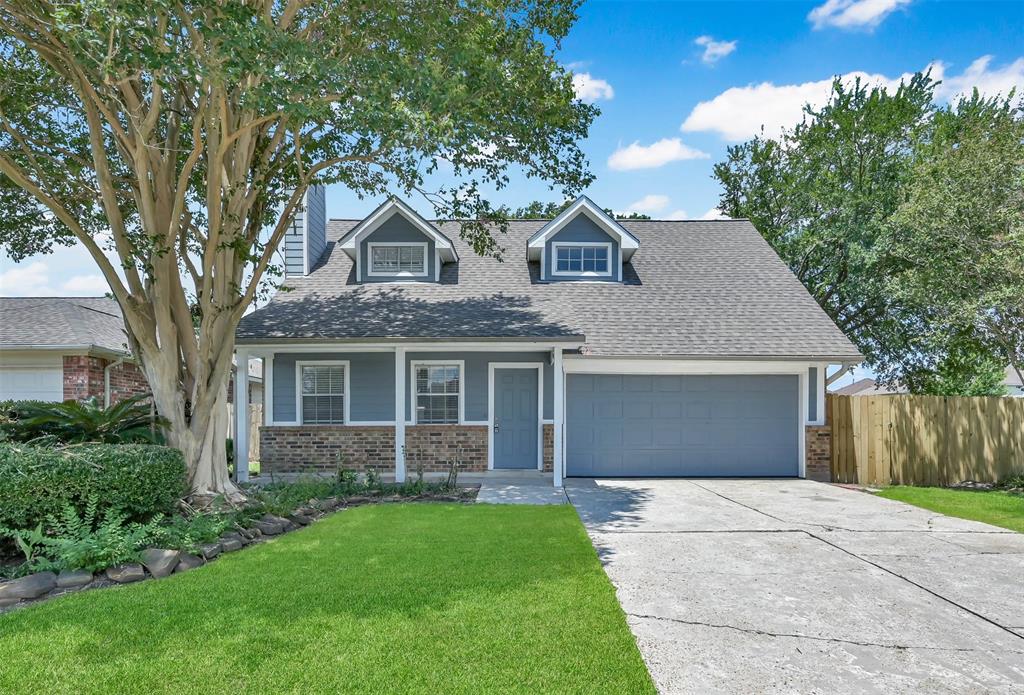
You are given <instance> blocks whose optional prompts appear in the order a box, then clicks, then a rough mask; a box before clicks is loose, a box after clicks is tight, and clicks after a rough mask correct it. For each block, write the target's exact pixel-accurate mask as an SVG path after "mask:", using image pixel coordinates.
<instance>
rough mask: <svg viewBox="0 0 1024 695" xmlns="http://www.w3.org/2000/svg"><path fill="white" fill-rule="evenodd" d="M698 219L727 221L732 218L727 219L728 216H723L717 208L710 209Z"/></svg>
mask: <svg viewBox="0 0 1024 695" xmlns="http://www.w3.org/2000/svg"><path fill="white" fill-rule="evenodd" d="M700 219H702V220H729V219H732V218H731V217H729V216H728V215H726V214H724V213H723V212H722V211H721V210H719V209H718V208H711V209H710V210H708V211H707V212H705V213H704V214H703V215H701V216H700Z"/></svg>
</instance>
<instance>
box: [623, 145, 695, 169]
mask: <svg viewBox="0 0 1024 695" xmlns="http://www.w3.org/2000/svg"><path fill="white" fill-rule="evenodd" d="M709 157H710V155H709V154H707V153H706V152H701V151H700V150H695V149H694V148H692V147H689V146H687V145H684V144H683V143H682V142H681V141H680V140H679V138H663V139H661V140H658V141H657V142H654V143H651V144H650V145H641V144H640V142H639V141H634V142H633V144H631V145H627V146H626V147H621V146H620V147H619V148H618V149H617V150H615V151H614V152H612V155H611V156H610V157H609V158H608V168H609V169H614V170H616V171H630V170H633V169H655V168H657V167H660V166H664V165H665V164H668V163H669V162H678V161H682V160H686V159H708V158H709Z"/></svg>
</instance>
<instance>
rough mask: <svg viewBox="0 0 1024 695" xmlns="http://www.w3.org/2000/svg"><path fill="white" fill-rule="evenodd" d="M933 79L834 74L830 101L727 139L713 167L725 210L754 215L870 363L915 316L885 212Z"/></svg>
mask: <svg viewBox="0 0 1024 695" xmlns="http://www.w3.org/2000/svg"><path fill="white" fill-rule="evenodd" d="M934 90H935V83H934V82H933V81H932V80H931V79H930V78H929V77H928V76H927V75H915V76H914V77H913V78H912V79H911V80H910V81H909V82H907V83H906V84H903V85H901V86H900V87H899V88H898V89H897V90H896V91H895V92H894V93H890V92H888V91H887V90H886V89H884V88H882V87H871V86H869V85H865V84H863V83H862V82H860V81H859V80H858V81H856V82H854V83H853V84H849V85H848V84H844V83H843V82H842V81H841V80H839V79H837V80H835V82H834V84H833V87H832V95H831V98H830V99H829V101H828V102H827V103H826V104H825V105H824V106H822V107H821V108H818V109H815V108H812V107H810V106H808V107H806V108H805V118H804V120H803V122H801V123H800V124H798V125H797V126H796V127H794V128H793V129H792V130H787V131H785V132H783V133H782V135H781V137H779V138H772V137H767V136H763V135H762V136H759V137H755V138H754V139H752V140H750V141H749V142H746V143H743V144H741V145H737V146H734V147H730V148H729V150H728V155H727V158H726V160H725V161H724V162H721V163H719V164H716V165H715V170H714V171H715V177H716V178H717V179H718V180H719V182H720V183H721V184H722V187H723V192H722V195H721V201H720V204H719V208H720V209H721V210H722V212H724V213H725V214H726V215H729V216H730V217H747V218H750V220H751V221H752V222H753V223H754V226H755V227H757V229H758V230H759V231H760V232H761V234H762V235H763V236H764V237H765V239H766V240H767V241H768V242H769V243H770V244H771V245H772V247H773V248H774V249H775V250H776V251H777V252H778V253H779V255H780V256H781V257H782V258H783V260H785V261H786V262H787V263H788V264H789V266H790V268H791V269H792V270H793V272H794V273H796V275H797V277H798V278H799V279H800V281H801V282H802V283H803V284H804V285H805V286H806V287H807V289H808V291H810V293H811V295H813V296H814V298H815V299H816V300H817V301H818V303H819V304H820V305H821V306H822V308H823V309H825V311H826V312H827V313H828V314H829V316H831V317H832V319H833V320H834V321H835V322H836V324H837V325H838V326H839V327H840V328H841V329H842V330H843V331H844V332H845V333H846V334H847V335H848V336H850V337H851V339H852V340H853V341H854V343H855V344H856V345H857V347H858V348H860V350H861V351H862V352H863V353H864V355H865V356H866V357H867V359H868V361H869V362H870V363H872V364H876V365H877V364H883V363H888V362H890V361H892V360H898V359H900V358H901V357H902V353H901V350H902V346H903V345H905V344H906V338H905V336H906V335H907V332H908V331H909V330H911V326H910V325H909V324H912V317H908V315H907V313H906V312H905V311H904V308H903V307H900V306H898V305H896V304H895V303H894V302H893V301H892V297H891V295H890V293H889V292H888V291H887V289H886V278H887V277H889V276H891V275H892V274H893V273H896V272H899V269H900V268H901V267H902V260H901V259H900V258H898V257H896V256H895V255H894V254H892V253H891V252H890V250H889V245H888V241H887V240H888V238H889V235H890V232H891V221H890V218H891V216H892V214H893V213H894V212H895V210H896V209H897V208H898V207H899V204H900V191H901V186H902V182H903V180H904V179H905V178H906V176H907V174H908V172H909V170H910V165H911V153H912V151H913V146H914V142H915V138H916V136H917V133H918V131H919V129H920V128H922V127H923V126H924V124H926V123H927V120H928V118H929V116H930V114H931V112H932V111H933V108H934V107H933V105H932V101H933V95H934Z"/></svg>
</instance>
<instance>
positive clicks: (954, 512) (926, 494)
mask: <svg viewBox="0 0 1024 695" xmlns="http://www.w3.org/2000/svg"><path fill="white" fill-rule="evenodd" d="M878 495H879V496H880V497H886V498H888V499H891V500H899V501H900V502H906V503H908V504H912V505H914V506H916V507H924V508H925V509H930V510H932V511H933V512H939V513H940V514H948V515H949V516H956V517H960V518H961V519H972V520H974V521H983V522H985V523H986V524H992V525H993V526H1002V527H1003V528H1008V529H1010V530H1011V531H1017V532H1018V533H1024V495H1021V494H1017V493H1010V492H1003V491H1001V490H991V491H975V490H950V489H948V488H941V487H903V486H898V487H889V488H886V489H884V490H882V491H881V492H879V493H878Z"/></svg>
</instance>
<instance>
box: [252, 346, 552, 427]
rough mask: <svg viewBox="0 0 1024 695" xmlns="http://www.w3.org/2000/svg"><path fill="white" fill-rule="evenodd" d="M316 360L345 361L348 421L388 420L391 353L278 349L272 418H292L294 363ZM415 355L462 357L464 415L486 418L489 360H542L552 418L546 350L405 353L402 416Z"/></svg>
mask: <svg viewBox="0 0 1024 695" xmlns="http://www.w3.org/2000/svg"><path fill="white" fill-rule="evenodd" d="M316 360H347V361H348V362H349V374H348V377H347V378H348V380H349V384H348V389H349V411H350V413H349V415H350V417H351V421H352V422H354V423H357V422H367V421H393V420H394V412H395V409H394V403H395V367H394V365H395V358H394V353H391V352H315V353H287V352H279V353H277V354H276V355H275V356H274V374H273V379H274V402H273V404H272V408H273V415H274V421H275V422H294V421H296V420H297V419H298V418H297V417H296V408H295V378H296V373H295V363H296V362H299V361H316ZM420 360H463V361H464V362H465V373H464V374H463V379H464V380H465V385H464V387H463V388H464V392H465V399H466V402H465V405H464V413H465V419H466V420H469V421H480V422H483V421H486V420H487V405H488V394H487V373H488V365H489V364H490V363H491V362H542V363H543V364H544V419H546V420H550V419H552V418H553V417H554V388H553V383H554V381H553V379H554V371H553V369H552V366H551V364H550V359H549V354H548V353H547V352H409V353H406V367H405V369H406V391H405V393H406V396H405V416H406V420H407V421H408V420H411V419H412V390H411V386H410V384H412V367H411V365H412V363H413V362H417V361H420Z"/></svg>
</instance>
